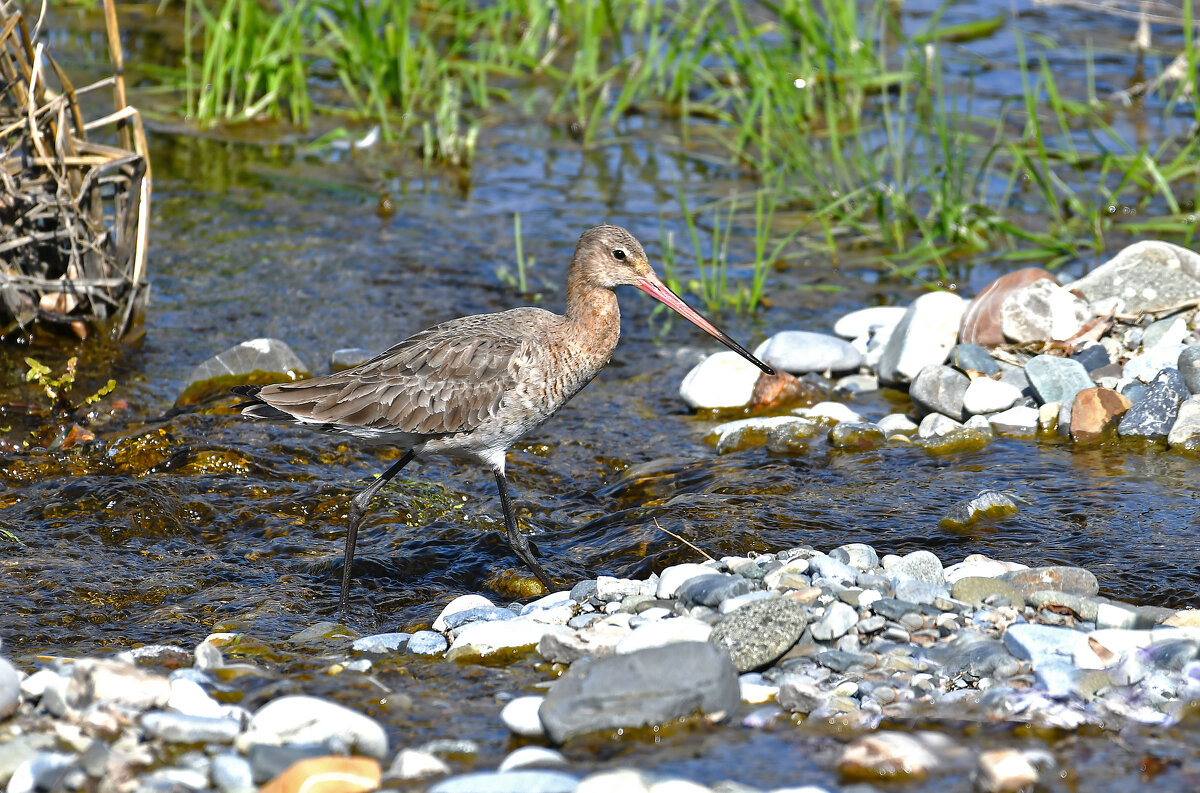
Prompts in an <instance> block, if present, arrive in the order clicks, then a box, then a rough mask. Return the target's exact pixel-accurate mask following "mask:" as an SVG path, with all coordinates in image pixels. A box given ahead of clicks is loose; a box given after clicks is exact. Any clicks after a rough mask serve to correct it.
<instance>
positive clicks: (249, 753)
mask: <svg viewBox="0 0 1200 793" xmlns="http://www.w3.org/2000/svg"><path fill="white" fill-rule="evenodd" d="M339 751H345V748H344V747H340V746H339V747H330V746H328V745H327V744H324V743H289V744H285V745H283V746H277V745H275V744H269V743H254V744H250V747H249V748H248V749H247V750H246V759H247V760H248V761H249V763H250V772H251V776H252V777H253V778H254V781H255V782H259V783H262V782H266V781H268V780H270V779H274V778H275V777H277V776H279V775H280V774H282V773H283V772H284V771H286V770H288V769H289V768H291V767H292V766H293V765H295V764H296V763H298V762H300V761H301V760H310V759H312V758H314V757H327V756H329V755H330V754H335V753H337V752H339Z"/></svg>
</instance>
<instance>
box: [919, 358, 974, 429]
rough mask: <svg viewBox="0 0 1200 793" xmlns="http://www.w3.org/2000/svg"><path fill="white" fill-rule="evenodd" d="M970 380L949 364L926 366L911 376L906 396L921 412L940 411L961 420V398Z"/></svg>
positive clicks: (944, 414) (963, 396)
mask: <svg viewBox="0 0 1200 793" xmlns="http://www.w3.org/2000/svg"><path fill="white" fill-rule="evenodd" d="M970 384H971V381H970V380H969V379H968V378H967V376H966V375H965V374H963V373H962V372H960V371H958V370H957V369H954V368H952V367H949V366H945V365H943V364H937V365H934V366H926V367H925V368H924V369H922V370H921V371H920V372H918V373H917V376H916V377H915V378H913V381H912V385H910V386H909V389H908V396H909V398H910V399H912V401H913V404H914V405H916V406H917V409H918V410H919V411H920V412H921V413H925V414H928V413H941V414H942V415H943V416H949V417H950V418H952V419H958V420H961V419H963V418H965V416H964V415H963V404H964V403H963V400H964V398H965V397H966V393H967V389H968V388H969V387H970Z"/></svg>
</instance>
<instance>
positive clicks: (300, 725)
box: [246, 696, 388, 758]
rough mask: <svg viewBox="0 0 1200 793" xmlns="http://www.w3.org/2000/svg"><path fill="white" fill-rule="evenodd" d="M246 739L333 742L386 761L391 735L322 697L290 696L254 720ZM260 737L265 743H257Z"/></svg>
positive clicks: (267, 707)
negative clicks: (388, 736) (388, 735)
mask: <svg viewBox="0 0 1200 793" xmlns="http://www.w3.org/2000/svg"><path fill="white" fill-rule="evenodd" d="M246 737H247V739H248V742H250V743H262V742H267V743H274V742H279V743H285V744H287V743H296V744H323V743H326V742H328V741H331V740H333V741H336V742H340V743H342V744H343V745H345V746H348V747H353V748H356V749H357V750H358V751H359V752H361V753H362V754H365V755H369V756H371V757H375V758H383V757H386V756H387V751H388V740H387V734H386V733H385V732H384V731H383V728H382V727H381V726H379V723H378V722H376V721H375V720H374V719H371V718H369V717H367V716H364V715H363V714H361V713H358V712H356V711H353V710H350V709H349V708H347V707H343V706H342V705H339V704H337V703H336V702H330V701H328V700H324V699H319V698H318V697H306V696H288V697H280V698H279V699H276V700H272V701H271V702H268V703H267V704H266V705H263V706H262V707H261V708H259V709H258V710H257V711H256V712H255V713H254V716H253V717H251V719H250V725H249V727H248V728H247V735H246ZM259 737H261V738H263V739H265V740H263V741H256V740H254V739H255V738H259Z"/></svg>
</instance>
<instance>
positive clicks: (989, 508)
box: [938, 490, 1020, 529]
mask: <svg viewBox="0 0 1200 793" xmlns="http://www.w3.org/2000/svg"><path fill="white" fill-rule="evenodd" d="M1019 509H1020V508H1019V507H1018V506H1017V502H1016V501H1015V500H1014V499H1013V497H1012V496H1010V495H1008V494H1007V493H1001V492H999V491H997V490H985V491H983V492H982V493H980V494H979V495H977V496H975V497H974V498H970V499H967V500H966V501H960V502H958V503H957V504H955V505H954V506H953V507H951V508H950V510H949V511H948V512H947V513H946V516H945V517H944V518H942V519H941V521H940V522H939V523H938V525H939V526H942V527H943V528H949V529H963V528H966V527H967V526H969V525H971V524H972V523H974V522H976V521H978V520H980V519H982V518H1002V517H1005V516H1007V515H1015V514H1016V513H1017V512H1018V511H1019Z"/></svg>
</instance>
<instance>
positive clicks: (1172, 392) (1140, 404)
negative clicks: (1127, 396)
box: [1117, 369, 1189, 440]
mask: <svg viewBox="0 0 1200 793" xmlns="http://www.w3.org/2000/svg"><path fill="white" fill-rule="evenodd" d="M1188 397H1189V393H1188V390H1187V384H1186V383H1184V381H1183V375H1181V374H1180V373H1179V370H1178V369H1163V370H1162V371H1160V372H1159V373H1158V374H1157V375H1155V377H1154V379H1153V380H1151V381H1150V383H1149V384H1148V390H1147V392H1146V396H1145V398H1144V399H1142V400H1140V401H1137V402H1134V403H1133V406H1132V407H1130V408H1129V410H1127V411H1125V415H1124V416H1122V417H1121V421H1120V423H1119V424H1117V434H1118V435H1120V436H1121V437H1122V438H1130V437H1136V438H1147V439H1151V440H1163V439H1165V438H1166V437H1167V436H1168V435H1169V434H1170V432H1171V427H1172V426H1173V425H1174V424H1175V419H1176V418H1177V417H1178V415H1179V405H1180V403H1182V402H1183V400H1185V399H1187V398H1188Z"/></svg>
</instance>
